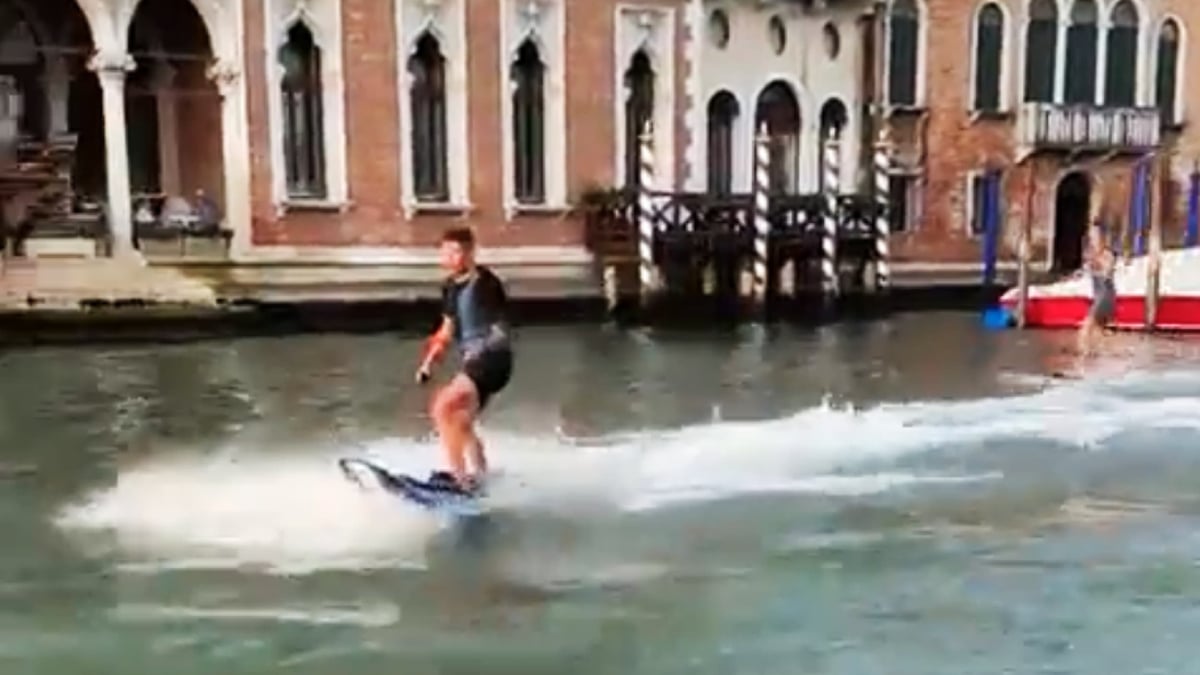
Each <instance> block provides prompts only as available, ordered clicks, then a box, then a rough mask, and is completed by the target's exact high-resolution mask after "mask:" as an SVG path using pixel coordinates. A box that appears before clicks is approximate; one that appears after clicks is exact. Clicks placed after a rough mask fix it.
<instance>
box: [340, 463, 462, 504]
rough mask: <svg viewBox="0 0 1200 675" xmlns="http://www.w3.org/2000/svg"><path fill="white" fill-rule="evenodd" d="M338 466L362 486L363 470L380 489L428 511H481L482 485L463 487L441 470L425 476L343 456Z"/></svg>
mask: <svg viewBox="0 0 1200 675" xmlns="http://www.w3.org/2000/svg"><path fill="white" fill-rule="evenodd" d="M338 466H339V467H340V468H341V470H342V473H343V474H344V475H345V476H346V478H347V479H349V480H351V481H353V482H354V483H357V484H358V485H360V486H363V487H366V483H365V482H364V480H363V477H364V474H366V475H370V476H371V477H372V478H374V480H375V483H376V484H378V485H379V486H380V487H382V488H383V489H384V490H386V491H388V492H390V493H392V494H394V495H397V496H399V497H401V498H403V499H404V500H406V501H408V502H411V503H413V504H416V505H417V506H420V507H422V508H424V509H427V510H429V511H433V512H437V513H443V514H449V515H454V516H478V515H482V514H483V513H484V508H483V505H482V504H481V502H480V497H482V496H483V489H482V487H481V488H477V489H475V490H471V491H469V492H468V491H466V490H463V489H462V488H461V487H460V486H459V485H458V483H457V482H456V481H455V480H454V477H453V476H452V475H450V474H449V473H447V472H445V471H433V472H431V473H430V474H429V478H428V479H426V480H420V479H418V478H414V477H413V476H410V475H408V474H405V473H400V472H397V471H392V470H390V469H386V468H384V467H382V466H379V465H378V464H376V463H374V462H372V461H370V460H367V459H362V458H360V457H344V458H342V459H339V460H338Z"/></svg>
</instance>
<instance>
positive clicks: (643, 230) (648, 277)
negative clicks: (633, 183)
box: [638, 120, 655, 306]
mask: <svg viewBox="0 0 1200 675" xmlns="http://www.w3.org/2000/svg"><path fill="white" fill-rule="evenodd" d="M638 141H639V142H638V281H639V282H640V283H639V291H640V293H641V301H642V305H643V306H644V305H646V304H647V303H648V302H649V301H650V298H651V296H652V295H653V294H654V291H655V287H654V286H655V284H654V281H655V270H654V200H653V198H652V197H651V196H650V190H651V189H652V188H653V186H654V129H653V127H652V123H651V122H650V121H649V120H647V121H646V126H645V128H644V129H643V130H642V133H641V135H640V136H639V137H638Z"/></svg>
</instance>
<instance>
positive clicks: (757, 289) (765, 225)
mask: <svg viewBox="0 0 1200 675" xmlns="http://www.w3.org/2000/svg"><path fill="white" fill-rule="evenodd" d="M770 143H771V139H770V137H769V136H768V135H767V125H766V124H763V125H761V126H760V127H759V130H758V137H757V138H756V139H755V143H754V260H753V263H752V276H753V288H754V292H753V297H754V304H755V308H756V310H761V309H762V308H764V307H765V306H766V303H767V274H768V269H769V268H768V265H767V246H768V243H769V241H768V239H769V237H770V235H771V219H770V210H769V209H770V206H771V202H770V199H771V198H770V194H769V192H770V189H771V171H770V169H771V147H770Z"/></svg>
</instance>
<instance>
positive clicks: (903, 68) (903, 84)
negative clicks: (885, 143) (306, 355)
mask: <svg viewBox="0 0 1200 675" xmlns="http://www.w3.org/2000/svg"><path fill="white" fill-rule="evenodd" d="M920 22H921V16H920V13H919V12H918V10H917V3H916V0H896V2H895V3H894V4H893V5H892V12H891V16H890V17H889V25H890V31H889V34H890V38H891V39H890V40H889V44H888V63H889V68H888V102H890V103H891V104H892V105H900V106H914V105H916V104H917V65H918V63H917V62H918V54H919V46H918V44H919V40H920V33H921V31H920Z"/></svg>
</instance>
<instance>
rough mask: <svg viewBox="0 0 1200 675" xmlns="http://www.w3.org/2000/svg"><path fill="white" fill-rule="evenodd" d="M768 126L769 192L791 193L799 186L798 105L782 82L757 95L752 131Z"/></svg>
mask: <svg viewBox="0 0 1200 675" xmlns="http://www.w3.org/2000/svg"><path fill="white" fill-rule="evenodd" d="M763 124H766V126H767V136H768V139H769V140H768V148H769V152H770V162H771V164H770V167H769V169H768V174H769V181H770V190H771V192H782V193H789V194H794V193H795V192H797V190H798V189H799V187H800V181H799V168H800V103H799V102H798V101H797V100H796V95H795V94H794V93H793V92H792V88H791V87H790V86H789V85H787V84H786V83H784V82H783V81H781V80H775V81H774V82H772V83H771V84H768V85H767V86H766V88H764V89H763V91H762V93H761V94H759V96H758V105H757V107H756V110H755V114H754V128H755V129H756V130H757V129H760V128H761V127H762V125H763Z"/></svg>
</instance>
